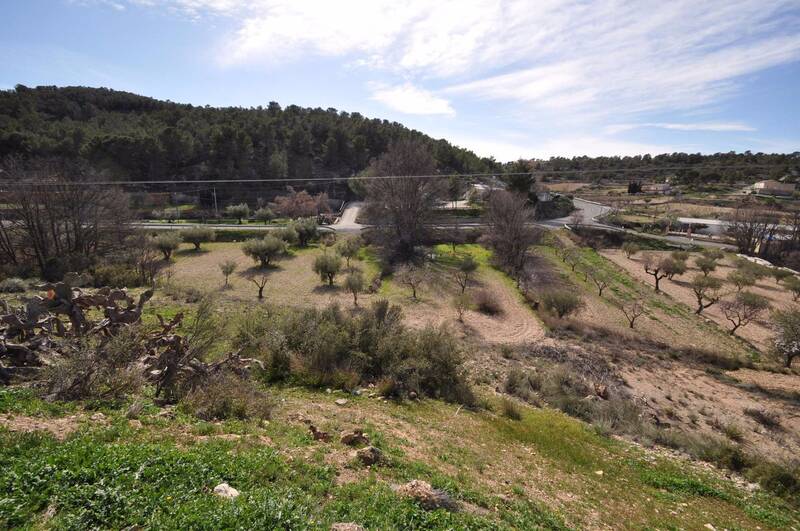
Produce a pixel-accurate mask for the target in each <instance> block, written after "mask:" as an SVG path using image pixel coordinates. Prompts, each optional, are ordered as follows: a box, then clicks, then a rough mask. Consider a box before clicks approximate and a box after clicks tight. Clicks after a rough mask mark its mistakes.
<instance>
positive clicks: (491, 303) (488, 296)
mask: <svg viewBox="0 0 800 531" xmlns="http://www.w3.org/2000/svg"><path fill="white" fill-rule="evenodd" d="M472 302H473V304H474V305H475V308H476V309H477V310H478V311H479V312H481V313H485V314H487V315H497V314H499V313H502V312H503V307H502V306H501V305H500V301H498V300H497V296H496V295H495V294H494V293H492V292H491V291H489V290H486V289H482V290H479V291H477V292H475V294H474V295H473V296H472Z"/></svg>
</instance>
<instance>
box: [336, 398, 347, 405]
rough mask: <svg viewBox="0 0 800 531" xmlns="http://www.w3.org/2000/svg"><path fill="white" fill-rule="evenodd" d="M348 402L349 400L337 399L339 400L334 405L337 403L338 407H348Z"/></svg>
mask: <svg viewBox="0 0 800 531" xmlns="http://www.w3.org/2000/svg"><path fill="white" fill-rule="evenodd" d="M347 402H348V400H347V399H346V398H337V399H336V400H335V401H334V403H335V404H336V405H337V406H346V405H347Z"/></svg>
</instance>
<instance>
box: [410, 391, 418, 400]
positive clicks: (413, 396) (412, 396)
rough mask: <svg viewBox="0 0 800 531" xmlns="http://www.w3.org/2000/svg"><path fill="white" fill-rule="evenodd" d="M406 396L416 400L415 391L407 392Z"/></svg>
mask: <svg viewBox="0 0 800 531" xmlns="http://www.w3.org/2000/svg"><path fill="white" fill-rule="evenodd" d="M408 398H409V399H411V400H416V399H417V392H416V391H411V392H410V393H408Z"/></svg>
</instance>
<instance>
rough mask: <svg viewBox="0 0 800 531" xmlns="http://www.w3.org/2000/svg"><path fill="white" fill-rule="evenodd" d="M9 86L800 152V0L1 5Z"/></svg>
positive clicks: (484, 142) (445, 129) (503, 145)
mask: <svg viewBox="0 0 800 531" xmlns="http://www.w3.org/2000/svg"><path fill="white" fill-rule="evenodd" d="M0 21H2V27H3V29H2V32H0V88H3V89H10V88H13V87H14V86H15V85H16V84H23V85H27V86H36V85H59V86H62V85H83V86H95V87H99V86H103V87H109V88H114V89H119V90H127V91H131V92H135V93H138V94H142V95H147V96H152V97H155V98H159V99H168V100H171V101H175V102H181V103H192V104H195V105H212V106H241V107H251V106H258V105H263V106H266V105H267V104H268V103H269V102H270V101H277V102H279V103H280V104H281V105H283V106H286V105H290V104H296V105H300V106H307V107H322V108H329V107H334V108H336V109H339V110H344V111H349V112H360V113H361V114H363V115H365V116H368V117H375V118H382V119H387V120H393V121H398V122H401V123H403V124H405V125H407V126H408V127H411V128H414V129H418V130H420V131H423V132H425V133H427V134H429V135H431V136H434V137H436V138H446V139H447V140H449V141H451V142H453V143H454V144H457V145H460V146H462V147H466V148H469V149H471V150H473V151H475V152H476V153H478V154H479V155H482V156H494V157H495V158H496V159H498V160H501V161H507V160H513V159H516V158H521V157H523V158H533V157H537V158H547V157H550V156H573V155H589V156H596V155H634V154H643V153H651V154H657V153H668V152H674V151H685V152H692V153H695V152H702V153H715V152H726V151H739V152H741V151H745V150H751V151H753V152H794V151H800V97H799V96H800V0H787V1H781V0H776V1H770V0H700V1H698V0H691V1H688V0H669V1H663V0H660V1H648V0H641V1H622V0H528V1H512V0H508V1H503V0H495V1H491V0H436V1H430V0H428V1H422V0H404V1H402V2H397V1H395V0H361V1H355V0H327V1H325V0H49V1H46V0H3V1H2V2H0Z"/></svg>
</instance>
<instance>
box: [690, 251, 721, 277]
mask: <svg viewBox="0 0 800 531" xmlns="http://www.w3.org/2000/svg"><path fill="white" fill-rule="evenodd" d="M694 265H695V266H697V269H699V270H700V271H702V272H703V276H704V277H707V276H708V275H709V273H711V272H713V271H715V270H716V269H717V265H718V264H717V259H716V258H714V257H713V256H709V255H705V254H704V255H702V256H699V257H697V258H696V259H695V261H694Z"/></svg>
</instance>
